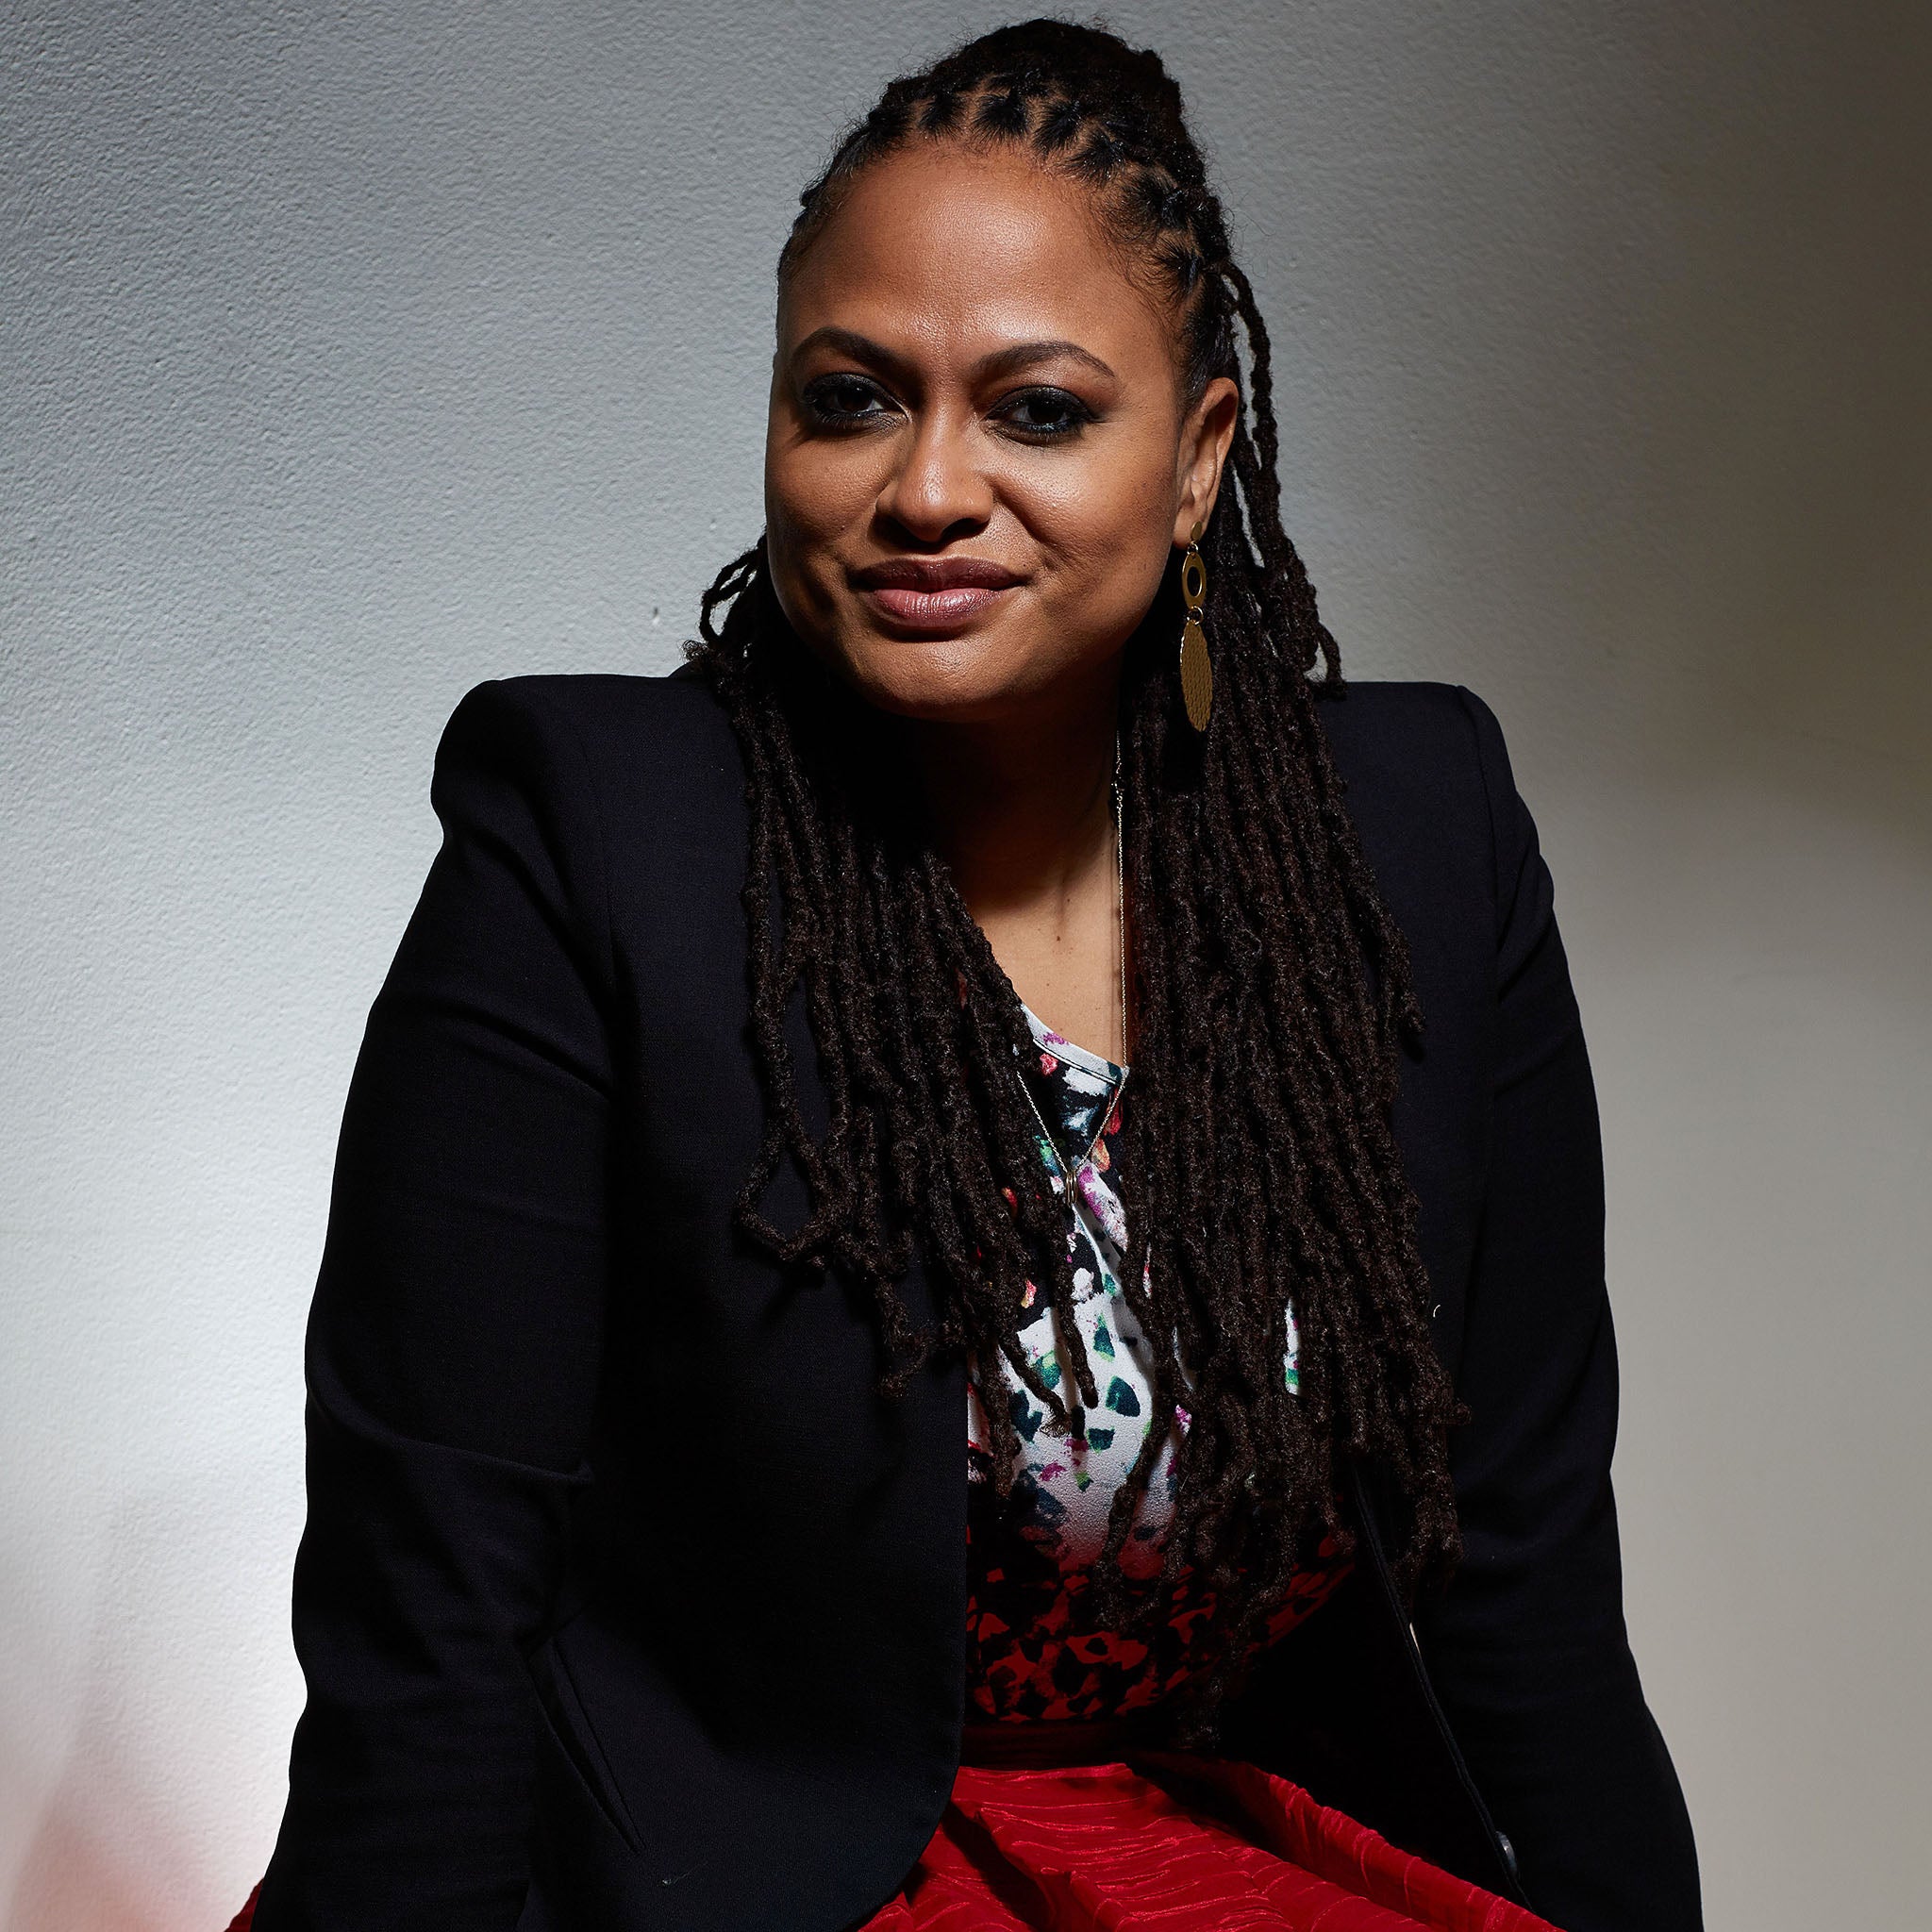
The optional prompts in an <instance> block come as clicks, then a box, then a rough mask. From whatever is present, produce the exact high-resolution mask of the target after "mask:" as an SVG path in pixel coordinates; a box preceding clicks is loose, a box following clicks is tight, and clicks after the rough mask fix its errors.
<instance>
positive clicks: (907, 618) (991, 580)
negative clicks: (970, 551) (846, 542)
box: [851, 557, 1022, 635]
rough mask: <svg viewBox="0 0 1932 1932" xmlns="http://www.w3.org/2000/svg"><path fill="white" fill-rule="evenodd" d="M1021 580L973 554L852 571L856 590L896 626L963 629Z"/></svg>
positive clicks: (938, 630)
mask: <svg viewBox="0 0 1932 1932" xmlns="http://www.w3.org/2000/svg"><path fill="white" fill-rule="evenodd" d="M1021 581H1022V579H1021V578H1020V577H1019V576H1017V575H1015V574H1014V573H1013V572H1012V571H1009V570H1008V569H1006V568H1004V567H1003V566H1002V565H1000V564H997V563H991V562H988V561H986V560H985V559H983V558H974V557H901V558H891V560H890V561H888V562H885V563H875V564H872V565H870V566H869V567H868V568H866V569H864V570H860V571H854V572H853V573H852V577H851V583H852V588H853V589H854V590H855V591H858V594H859V596H860V597H861V598H862V599H863V600H864V601H865V602H866V603H867V604H869V605H870V606H871V607H872V608H873V610H874V613H875V614H876V615H877V616H879V617H880V618H882V619H884V620H885V622H886V624H887V625H889V626H890V627H891V628H892V629H894V630H900V631H919V632H923V633H925V634H928V635H933V634H943V633H945V632H949V631H958V630H963V629H964V628H965V627H966V626H967V625H969V624H971V623H972V622H973V620H974V618H976V617H978V616H980V615H981V614H982V613H983V612H985V611H987V610H989V609H991V608H992V606H993V605H994V604H996V603H997V602H998V601H999V600H1000V598H1001V597H1002V596H1003V595H1004V594H1005V593H1006V592H1007V591H1010V590H1012V589H1013V588H1014V586H1015V585H1017V584H1019V583H1020V582H1021Z"/></svg>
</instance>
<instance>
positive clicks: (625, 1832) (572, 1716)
mask: <svg viewBox="0 0 1932 1932" xmlns="http://www.w3.org/2000/svg"><path fill="white" fill-rule="evenodd" d="M529 1669H530V1680H531V1682H532V1683H533V1684H534V1685H535V1686H536V1691H537V1705H538V1708H539V1709H540V1710H541V1712H542V1714H543V1721H544V1724H546V1725H547V1727H548V1728H549V1731H550V1735H551V1738H552V1740H554V1741H555V1743H556V1745H557V1748H558V1752H559V1754H560V1755H561V1756H562V1757H563V1759H564V1761H565V1762H566V1763H567V1764H568V1765H569V1766H570V1768H571V1769H572V1770H573V1771H574V1772H575V1774H576V1776H577V1782H578V1783H579V1784H581V1785H582V1786H583V1788H584V1795H585V1796H586V1797H588V1798H589V1799H590V1800H591V1803H592V1804H593V1805H594V1806H595V1807H597V1809H598V1811H599V1812H600V1813H602V1815H603V1818H604V1822H605V1823H606V1824H608V1825H609V1827H610V1828H611V1830H612V1831H614V1832H615V1833H616V1834H617V1835H618V1837H619V1838H621V1839H622V1840H624V1842H625V1846H626V1847H627V1848H628V1849H629V1851H630V1852H631V1853H632V1855H633V1856H634V1857H641V1856H642V1854H643V1848H644V1846H643V1838H642V1835H641V1833H640V1832H639V1830H638V1827H637V1822H636V1821H635V1820H634V1819H633V1818H632V1817H631V1815H630V1807H629V1806H627V1805H626V1804H625V1802H624V1794H623V1792H621V1791H620V1790H618V1789H617V1781H616V1779H615V1778H613V1777H612V1776H611V1774H610V1765H609V1762H608V1759H607V1758H606V1757H605V1756H604V1747H603V1745H601V1744H600V1743H599V1742H598V1741H597V1732H596V1729H595V1727H594V1726H593V1725H592V1724H591V1718H590V1713H589V1712H588V1711H586V1710H585V1708H584V1705H583V1700H582V1698H580V1697H579V1696H578V1695H577V1687H576V1684H575V1680H574V1679H573V1678H572V1676H571V1674H570V1666H569V1664H567V1663H566V1662H565V1661H564V1659H563V1657H561V1656H560V1655H559V1654H558V1649H557V1645H556V1641H555V1640H554V1639H553V1640H551V1641H548V1642H545V1643H543V1644H541V1645H540V1646H539V1647H538V1649H537V1650H536V1651H534V1652H533V1653H532V1654H531V1657H530V1659H529Z"/></svg>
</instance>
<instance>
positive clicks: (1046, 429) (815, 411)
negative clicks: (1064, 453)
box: [804, 375, 1100, 443]
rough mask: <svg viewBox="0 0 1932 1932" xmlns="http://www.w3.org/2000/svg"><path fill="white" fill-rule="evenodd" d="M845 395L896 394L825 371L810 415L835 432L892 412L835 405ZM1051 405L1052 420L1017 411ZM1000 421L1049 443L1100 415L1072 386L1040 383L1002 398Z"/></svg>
mask: <svg viewBox="0 0 1932 1932" xmlns="http://www.w3.org/2000/svg"><path fill="white" fill-rule="evenodd" d="M841 394H842V395H843V396H844V397H845V398H846V399H847V400H850V399H851V398H852V397H853V396H855V395H857V396H858V397H860V398H862V399H863V400H865V401H868V402H873V403H882V404H890V403H891V397H890V396H888V395H887V394H886V392H885V391H884V390H882V389H880V388H879V386H878V385H877V384H876V383H875V382H873V381H871V380H869V379H868V378H867V377H865V376H862V375H824V376H821V377H820V378H819V379H818V380H817V381H816V382H810V383H808V384H807V385H806V387H805V391H804V402H805V407H806V411H807V413H808V415H809V416H810V417H811V419H812V420H813V422H814V423H816V424H817V425H818V426H819V427H820V428H822V429H828V430H833V431H838V430H853V429H858V428H860V427H862V426H863V425H865V424H868V423H874V422H877V421H878V420H879V419H880V418H881V417H883V416H884V415H885V414H886V413H887V411H886V410H885V409H884V408H835V407H833V400H832V399H833V398H834V397H835V396H839V395H841ZM1042 404H1046V405H1051V406H1052V408H1053V410H1054V412H1055V420H1053V421H1051V422H1047V423H1030V424H1029V423H1022V422H1020V421H1018V420H1017V416H1016V413H1015V412H1016V411H1018V410H1020V409H1022V408H1026V407H1028V406H1029V405H1030V406H1033V407H1036V408H1037V407H1039V406H1041V405H1042ZM992 413H993V416H994V418H995V419H996V420H999V419H1004V420H1005V422H1006V423H1007V425H1008V433H1009V434H1011V435H1013V436H1016V437H1018V438H1019V439H1020V441H1023V442H1033V443H1048V442H1068V441H1072V440H1073V439H1074V437H1075V436H1077V435H1078V434H1079V433H1080V432H1081V430H1083V429H1085V428H1086V427H1087V426H1088V425H1090V424H1093V423H1097V422H1098V421H1099V420H1100V418H1099V416H1098V415H1097V414H1096V413H1095V412H1094V411H1093V410H1092V409H1090V408H1088V407H1087V405H1086V404H1085V403H1083V402H1082V401H1081V400H1080V398H1079V397H1078V396H1076V395H1074V393H1073V392H1072V391H1069V390H1063V389H1055V388H1053V387H1052V386H1051V385H1050V384H1046V383H1036V384H1034V385H1033V386H1032V387H1030V388H1027V389H1022V390H1015V391H1013V392H1012V393H1011V394H1010V395H1007V396H1002V397H1001V398H1000V401H999V405H998V407H997V408H995V409H994V410H993V412H992Z"/></svg>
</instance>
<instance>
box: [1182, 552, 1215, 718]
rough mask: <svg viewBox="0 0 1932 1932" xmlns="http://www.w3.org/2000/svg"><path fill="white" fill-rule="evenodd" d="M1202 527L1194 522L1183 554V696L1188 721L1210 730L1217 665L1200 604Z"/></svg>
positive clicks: (1204, 585) (1204, 583) (1204, 581)
mask: <svg viewBox="0 0 1932 1932" xmlns="http://www.w3.org/2000/svg"><path fill="white" fill-rule="evenodd" d="M1202 527H1203V526H1202V525H1199V524H1196V525H1194V534H1193V535H1192V536H1191V537H1190V538H1189V539H1188V554H1187V555H1186V556H1185V557H1184V558H1181V602H1182V603H1183V604H1185V605H1186V606H1187V607H1188V616H1187V622H1186V623H1185V624H1183V625H1181V696H1182V698H1183V699H1184V700H1185V701H1186V704H1187V707H1188V723H1189V724H1191V725H1192V726H1193V727H1194V729H1195V730H1196V731H1206V730H1207V728H1208V712H1209V711H1211V710H1212V709H1213V708H1214V666H1213V664H1212V663H1211V662H1210V661H1209V660H1208V634H1207V632H1206V631H1204V630H1203V629H1202V628H1201V607H1202V605H1204V604H1205V603H1206V602H1207V601H1208V566H1207V565H1206V564H1205V563H1203V562H1202V561H1201V531H1202Z"/></svg>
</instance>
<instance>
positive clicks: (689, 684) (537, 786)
mask: <svg viewBox="0 0 1932 1932" xmlns="http://www.w3.org/2000/svg"><path fill="white" fill-rule="evenodd" d="M479 764H482V765H486V766H491V767H494V768H496V769H498V770H500V771H502V772H504V773H505V774H506V775H508V776H511V777H513V778H514V779H516V780H519V781H521V783H522V784H523V785H524V786H525V788H526V789H531V790H534V791H539V792H541V793H542V794H544V795H545V796H547V797H550V798H553V799H555V800H557V801H558V803H559V804H564V805H568V804H571V803H575V804H577V805H579V806H581V807H582V808H584V809H586V810H589V811H593V812H595V813H596V814H597V815H599V816H602V817H612V816H614V817H617V818H622V819H628V818H633V817H636V816H638V815H640V814H642V815H643V816H645V817H656V818H658V819H661V820H663V821H666V822H668V823H669V824H685V823H689V824H693V825H696V824H716V823H718V822H719V821H720V820H724V821H726V822H728V821H729V820H730V819H731V818H733V817H734V815H735V811H734V809H733V808H737V807H739V806H740V805H741V800H742V794H743V788H744V768H743V763H742V759H741V756H740V753H739V749H738V741H737V738H736V736H735V735H734V733H733V732H732V729H731V725H730V724H729V722H728V720H727V719H726V717H725V715H724V710H723V708H722V707H721V706H720V705H719V703H718V700H717V698H716V696H715V695H714V694H713V692H712V691H711V688H710V686H709V685H708V683H707V682H706V681H705V680H704V679H703V678H702V677H699V676H696V675H689V674H686V673H681V672H674V673H673V674H672V675H669V676H663V677H625V676H619V675H604V674H585V675H558V676H529V677H507V678H500V679H495V680H492V681H491V682H490V683H487V684H479V685H477V686H476V687H475V690H473V691H470V692H469V693H468V694H467V695H466V696H465V697H464V699H463V700H462V702H461V703H460V704H459V705H458V707H457V708H456V710H455V712H454V713H453V714H452V716H451V718H450V721H449V724H448V725H447V726H446V727H445V729H444V731H443V736H442V742H441V747H440V748H439V750H438V753H437V777H438V782H439V784H441V783H442V782H444V779H445V776H446V774H449V773H450V772H452V771H453V770H454V769H458V768H462V769H474V768H475V767H476V766H477V765H479Z"/></svg>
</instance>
